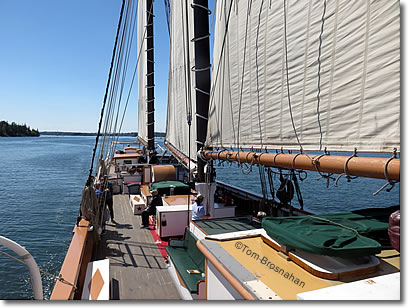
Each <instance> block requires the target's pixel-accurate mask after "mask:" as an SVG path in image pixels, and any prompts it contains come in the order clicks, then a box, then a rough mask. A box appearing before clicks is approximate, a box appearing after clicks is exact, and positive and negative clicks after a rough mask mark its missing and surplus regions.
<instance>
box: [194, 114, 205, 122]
mask: <svg viewBox="0 0 408 308" xmlns="http://www.w3.org/2000/svg"><path fill="white" fill-rule="evenodd" d="M195 116H196V117H198V118H200V119H203V120H205V121H208V118H206V117H205V116H203V115H201V114H199V113H196V114H195Z"/></svg>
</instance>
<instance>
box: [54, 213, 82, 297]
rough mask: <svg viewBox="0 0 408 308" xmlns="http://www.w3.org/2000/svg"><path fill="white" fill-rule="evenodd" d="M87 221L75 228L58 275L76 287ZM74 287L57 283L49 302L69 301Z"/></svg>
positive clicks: (72, 295)
mask: <svg viewBox="0 0 408 308" xmlns="http://www.w3.org/2000/svg"><path fill="white" fill-rule="evenodd" d="M88 227H89V221H86V220H84V219H82V220H81V221H80V222H79V226H75V228H74V235H73V237H72V240H71V244H70V245H69V248H68V251H67V254H66V256H65V260H64V263H63V264H62V267H61V271H60V275H61V276H62V278H64V280H65V281H67V282H69V283H71V284H74V285H77V280H78V276H79V271H80V269H81V264H82V260H83V255H84V251H85V245H86V241H87V238H88V235H89V234H90V232H88ZM74 291H75V290H74V287H72V286H71V285H68V284H66V283H63V282H61V281H57V282H56V283H55V286H54V289H53V291H52V294H51V298H50V299H51V300H70V299H73V297H74Z"/></svg>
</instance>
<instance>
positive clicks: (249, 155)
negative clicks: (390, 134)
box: [202, 151, 400, 181]
mask: <svg viewBox="0 0 408 308" xmlns="http://www.w3.org/2000/svg"><path fill="white" fill-rule="evenodd" d="M202 154H203V155H204V157H205V158H206V159H213V160H216V159H218V160H224V161H229V162H241V163H247V164H253V165H258V164H260V165H263V166H267V167H276V168H286V169H301V170H309V171H319V172H322V173H333V174H342V173H346V174H348V175H351V176H360V177H369V178H377V179H386V175H387V177H388V180H393V181H399V180H400V159H398V158H394V159H392V160H390V159H389V158H376V157H358V156H353V157H347V156H334V155H306V154H281V153H277V154H272V153H254V152H230V151H220V152H216V151H203V153H202ZM387 162H388V165H387ZM346 163H347V164H346ZM386 165H387V168H386V170H385V166H386Z"/></svg>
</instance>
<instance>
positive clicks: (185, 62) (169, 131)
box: [166, 0, 197, 160]
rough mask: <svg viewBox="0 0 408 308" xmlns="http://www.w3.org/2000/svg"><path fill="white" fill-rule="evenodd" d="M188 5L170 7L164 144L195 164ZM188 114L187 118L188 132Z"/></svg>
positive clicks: (189, 10)
mask: <svg viewBox="0 0 408 308" xmlns="http://www.w3.org/2000/svg"><path fill="white" fill-rule="evenodd" d="M191 2H192V1H191V0H189V1H173V2H172V3H171V12H170V61H169V62H170V71H169V87H168V92H169V93H168V105H167V124H166V140H167V141H168V142H170V143H171V144H172V145H173V146H174V147H176V148H177V149H178V150H179V151H181V152H182V153H183V154H184V155H186V156H190V158H191V159H192V160H195V159H196V155H197V154H196V153H197V151H196V119H195V112H196V98H195V94H194V93H195V92H194V84H195V79H194V74H192V72H191V67H192V66H193V65H194V44H193V43H192V42H191V40H192V38H193V35H194V25H193V16H192V15H193V9H192V8H191ZM187 15H188V16H187ZM187 24H188V25H189V26H187ZM188 114H190V115H191V129H190V132H189V127H188V122H187V117H188ZM189 144H190V149H189Z"/></svg>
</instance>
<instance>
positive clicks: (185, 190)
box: [149, 181, 190, 196]
mask: <svg viewBox="0 0 408 308" xmlns="http://www.w3.org/2000/svg"><path fill="white" fill-rule="evenodd" d="M171 187H174V194H175V195H188V194H189V193H190V187H189V186H188V185H187V184H184V183H183V182H179V181H161V182H154V183H152V184H151V185H150V189H149V191H152V190H157V191H158V192H159V195H161V196H162V195H164V194H166V195H170V188H171Z"/></svg>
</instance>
